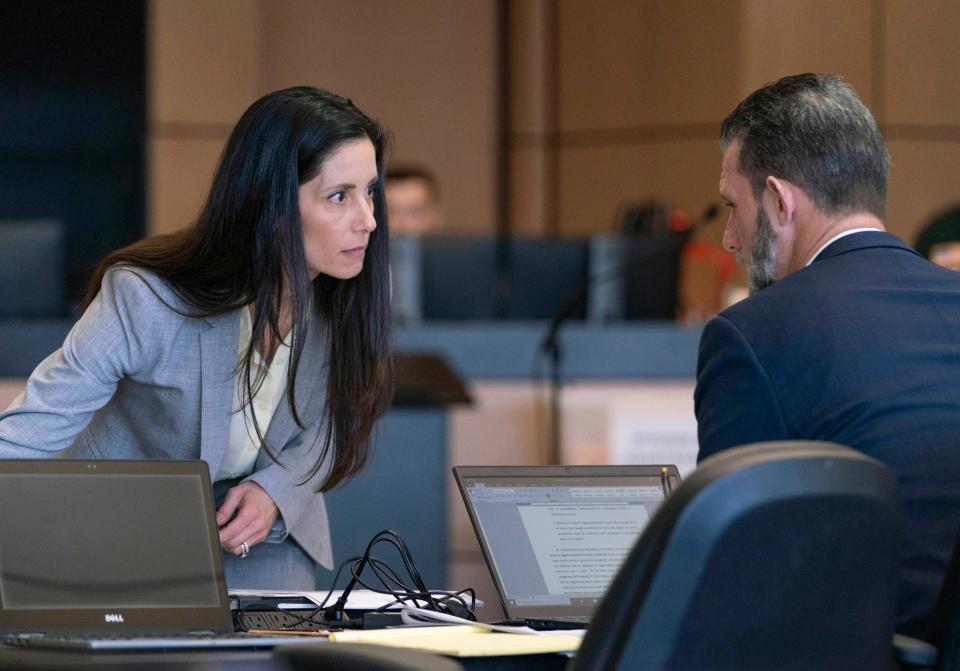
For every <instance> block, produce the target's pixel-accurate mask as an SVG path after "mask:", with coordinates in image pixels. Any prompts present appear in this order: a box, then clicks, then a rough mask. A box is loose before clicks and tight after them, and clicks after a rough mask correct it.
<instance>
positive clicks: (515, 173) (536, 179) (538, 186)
mask: <svg viewBox="0 0 960 671" xmlns="http://www.w3.org/2000/svg"><path fill="white" fill-rule="evenodd" d="M546 162H547V156H546V153H545V152H544V150H543V149H540V148H532V149H514V150H512V151H511V152H510V215H509V216H510V222H511V232H512V233H513V234H514V235H545V234H546V230H545V226H546V222H545V221H544V217H545V216H546V213H545V212H544V209H545V207H544V205H545V203H544V195H543V193H544V188H545V180H546Z"/></svg>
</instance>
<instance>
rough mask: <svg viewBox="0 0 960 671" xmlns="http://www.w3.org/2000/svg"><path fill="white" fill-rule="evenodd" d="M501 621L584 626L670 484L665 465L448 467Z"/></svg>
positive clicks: (675, 477) (672, 474) (674, 475)
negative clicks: (484, 564) (496, 599)
mask: <svg viewBox="0 0 960 671" xmlns="http://www.w3.org/2000/svg"><path fill="white" fill-rule="evenodd" d="M453 473H454V477H456V479H457V485H458V486H459V487H460V493H461V494H462V495H463V500H464V502H465V503H466V506H467V512H468V513H469V514H470V521H471V522H473V528H474V530H475V531H476V532H477V538H478V539H479V541H480V549H481V550H482V551H483V556H484V558H485V559H486V561H487V566H488V567H489V569H490V575H491V576H492V577H493V582H494V585H495V586H496V588H497V592H498V594H499V596H500V603H501V604H502V605H503V610H504V612H505V613H506V615H507V618H508V623H510V624H525V625H527V626H530V627H533V628H534V629H573V628H577V629H580V628H584V627H586V626H587V625H588V623H589V621H590V617H591V616H592V615H593V611H594V609H595V608H596V607H597V605H598V604H599V602H600V600H601V599H602V598H603V595H604V593H605V592H606V589H607V587H608V586H609V584H610V582H611V581H612V580H613V577H614V575H615V574H616V572H617V570H618V569H619V568H620V565H621V564H622V563H623V560H624V558H625V557H626V555H627V553H628V552H629V551H630V549H631V548H632V547H633V544H634V543H635V542H636V540H637V538H638V537H639V536H640V533H641V532H642V531H643V529H644V527H646V525H647V522H648V521H649V520H650V517H651V516H652V515H653V514H654V512H656V510H657V508H658V507H659V506H660V504H661V503H663V501H664V499H665V498H666V497H667V496H668V495H669V493H670V491H671V489H672V488H673V487H675V486H676V485H677V483H679V482H680V474H679V472H678V471H677V467H676V466H673V465H656V466H458V467H455V468H454V469H453Z"/></svg>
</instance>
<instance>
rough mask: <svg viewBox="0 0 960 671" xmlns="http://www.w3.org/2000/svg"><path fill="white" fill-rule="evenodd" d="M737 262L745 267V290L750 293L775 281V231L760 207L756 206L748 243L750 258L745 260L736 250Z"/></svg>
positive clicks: (740, 252)
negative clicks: (750, 240)
mask: <svg viewBox="0 0 960 671" xmlns="http://www.w3.org/2000/svg"><path fill="white" fill-rule="evenodd" d="M737 262H738V263H739V264H740V265H742V266H744V267H745V268H746V271H747V292H749V293H750V294H754V293H756V292H758V291H760V290H761V289H765V288H766V287H769V286H770V285H771V284H773V283H774V282H776V281H777V232H776V231H774V230H773V226H772V225H771V224H770V219H769V217H767V213H766V212H764V211H763V209H762V208H760V207H758V208H757V225H756V229H755V230H754V232H753V243H752V244H751V245H750V260H749V262H747V261H745V260H744V258H743V253H742V251H738V252H737Z"/></svg>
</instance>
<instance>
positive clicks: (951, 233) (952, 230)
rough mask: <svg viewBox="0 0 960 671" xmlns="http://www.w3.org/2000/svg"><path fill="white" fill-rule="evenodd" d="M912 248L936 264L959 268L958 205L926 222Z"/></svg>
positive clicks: (959, 215)
mask: <svg viewBox="0 0 960 671" xmlns="http://www.w3.org/2000/svg"><path fill="white" fill-rule="evenodd" d="M913 247H914V249H916V250H917V251H918V252H920V253H921V254H923V255H924V256H925V257H927V258H928V259H930V260H931V261H933V262H934V263H936V264H937V265H938V266H943V267H944V268H949V269H950V270H960V207H952V208H950V209H948V210H946V211H944V212H941V213H940V214H939V215H937V216H936V217H934V218H933V220H931V221H930V223H929V224H927V225H926V226H925V227H924V229H923V230H922V231H920V235H918V236H917V241H916V243H915V244H914V246H913Z"/></svg>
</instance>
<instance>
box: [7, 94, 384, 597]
mask: <svg viewBox="0 0 960 671" xmlns="http://www.w3.org/2000/svg"><path fill="white" fill-rule="evenodd" d="M384 142H385V138H384V131H383V129H382V128H381V127H380V126H379V125H378V124H377V123H376V122H375V121H373V120H372V119H370V118H369V117H367V116H366V115H364V114H363V113H362V112H361V111H360V110H358V109H357V108H356V107H355V106H354V105H353V103H352V102H351V101H349V100H347V99H345V98H342V97H340V96H337V95H334V94H331V93H328V92H325V91H321V90H318V89H315V88H310V87H296V88H290V89H285V90H282V91H277V92H275V93H271V94H269V95H266V96H264V97H263V98H261V99H259V100H257V101H256V102H255V103H253V105H251V106H250V108H249V109H248V110H247V111H246V112H245V113H244V114H243V116H242V118H241V119H240V121H239V122H238V123H237V126H236V128H235V129H234V130H233V132H232V134H231V135H230V138H229V140H228V141H227V145H226V148H225V149H224V152H223V156H222V158H221V160H220V165H219V167H218V168H217V171H216V174H215V176H214V180H213V185H212V187H211V189H210V194H209V196H208V198H207V201H206V204H205V205H204V207H203V210H202V211H201V214H200V217H199V219H198V220H197V222H196V223H195V224H194V225H193V226H191V227H189V228H186V229H184V230H181V231H178V232H176V233H173V234H169V235H161V236H156V237H152V238H147V239H144V240H142V241H140V242H137V243H135V244H133V245H131V246H129V247H126V248H124V249H121V250H118V251H116V252H113V253H111V254H110V255H108V256H107V257H106V259H104V261H103V262H102V263H101V264H100V266H99V268H98V269H97V271H96V273H95V274H94V278H93V281H92V282H91V284H90V288H89V290H88V292H87V295H86V297H85V300H84V312H83V315H82V316H81V318H80V320H79V321H78V322H77V324H76V325H75V326H74V327H73V329H72V330H71V331H70V334H69V335H68V336H67V339H66V341H65V342H64V344H63V347H62V348H61V349H59V350H57V351H56V352H54V353H53V354H52V355H51V356H50V357H48V358H47V359H46V360H44V361H43V362H42V363H41V364H40V365H39V366H38V367H37V369H36V370H35V371H34V372H33V374H32V375H31V376H30V379H29V381H28V383H27V388H26V390H25V392H24V393H23V394H22V395H21V396H20V397H18V398H17V399H16V400H15V401H14V403H13V404H12V405H11V407H10V408H8V409H7V410H6V411H5V412H3V413H0V457H7V458H10V457H20V458H24V457H28V458H32V457H49V456H63V457H73V458H114V459H117V458H121V459H130V458H142V459H171V458H173V459H176V458H189V459H197V458H202V459H204V460H206V461H207V462H208V464H209V465H210V472H211V477H212V479H213V480H214V492H215V495H216V496H217V505H218V509H217V524H218V526H219V527H220V542H221V546H222V548H223V550H224V566H225V571H226V574H227V581H228V584H230V585H233V586H237V587H272V588H280V587H287V588H312V587H313V586H314V569H315V563H320V564H322V565H324V566H327V567H330V566H331V565H332V553H331V548H330V534H329V526H328V523H327V514H326V508H325V505H324V500H323V495H322V493H321V492H323V491H326V490H329V489H330V488H332V487H334V486H335V485H337V484H338V483H341V482H343V481H344V480H346V479H347V478H349V477H350V476H352V475H354V474H355V473H357V471H359V470H360V469H361V468H362V467H363V465H364V462H365V460H366V458H367V445H368V439H369V436H370V432H371V429H372V426H373V424H374V422H375V421H376V419H377V418H378V417H379V416H380V415H381V414H382V413H383V412H384V411H385V409H386V408H387V406H388V404H389V402H390V399H391V397H392V392H393V373H392V368H391V364H390V352H389V349H390V318H389V314H390V310H389V285H388V283H389V273H388V269H387V227H386V209H385V205H384V197H383V184H382V173H383V153H384Z"/></svg>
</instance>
